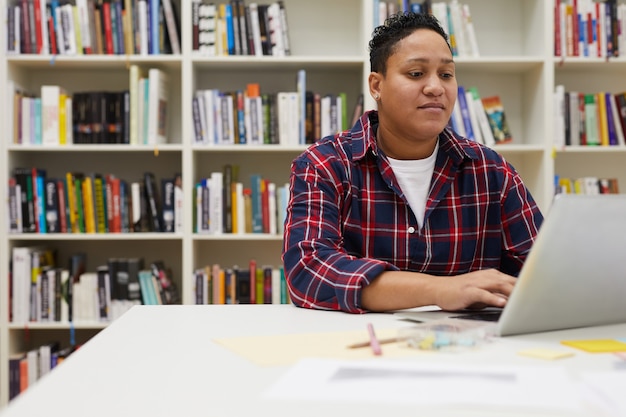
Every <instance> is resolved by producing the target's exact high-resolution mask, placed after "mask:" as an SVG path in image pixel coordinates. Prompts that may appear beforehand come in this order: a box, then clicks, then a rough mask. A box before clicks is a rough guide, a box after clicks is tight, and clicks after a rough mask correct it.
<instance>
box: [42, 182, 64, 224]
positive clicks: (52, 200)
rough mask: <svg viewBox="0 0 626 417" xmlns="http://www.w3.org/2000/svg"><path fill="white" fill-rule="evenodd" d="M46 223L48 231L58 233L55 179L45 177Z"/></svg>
mask: <svg viewBox="0 0 626 417" xmlns="http://www.w3.org/2000/svg"><path fill="white" fill-rule="evenodd" d="M45 190H46V207H45V212H46V225H47V230H48V232H49V233H59V232H60V231H61V230H60V229H61V228H60V222H59V217H60V216H59V194H58V189H57V180H56V179H53V178H48V179H46V183H45Z"/></svg>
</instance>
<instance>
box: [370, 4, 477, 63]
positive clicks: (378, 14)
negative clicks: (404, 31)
mask: <svg viewBox="0 0 626 417" xmlns="http://www.w3.org/2000/svg"><path fill="white" fill-rule="evenodd" d="M373 3H374V26H375V27H376V26H379V25H383V24H384V23H385V19H386V18H388V17H389V16H391V15H393V14H396V13H403V12H407V11H410V12H414V13H428V14H432V15H433V16H435V17H436V18H437V20H438V21H439V23H440V24H441V27H442V28H443V29H444V31H445V32H446V34H447V35H448V39H449V42H450V47H451V48H452V55H453V56H458V57H478V56H480V50H479V47H478V42H477V40H476V31H475V29H474V23H473V22H472V14H471V11H470V6H469V5H468V4H463V3H459V2H458V1H457V0H451V1H450V2H445V1H431V0H425V1H409V0H395V1H382V0H374V2H373Z"/></svg>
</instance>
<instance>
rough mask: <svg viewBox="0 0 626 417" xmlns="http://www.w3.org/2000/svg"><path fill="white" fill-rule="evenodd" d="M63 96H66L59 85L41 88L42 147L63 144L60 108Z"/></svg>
mask: <svg viewBox="0 0 626 417" xmlns="http://www.w3.org/2000/svg"><path fill="white" fill-rule="evenodd" d="M61 94H65V91H64V90H63V88H62V87H60V86H58V85H42V86H41V143H42V145H60V144H61V136H60V131H61V126H60V115H59V110H60V109H59V106H60V104H61Z"/></svg>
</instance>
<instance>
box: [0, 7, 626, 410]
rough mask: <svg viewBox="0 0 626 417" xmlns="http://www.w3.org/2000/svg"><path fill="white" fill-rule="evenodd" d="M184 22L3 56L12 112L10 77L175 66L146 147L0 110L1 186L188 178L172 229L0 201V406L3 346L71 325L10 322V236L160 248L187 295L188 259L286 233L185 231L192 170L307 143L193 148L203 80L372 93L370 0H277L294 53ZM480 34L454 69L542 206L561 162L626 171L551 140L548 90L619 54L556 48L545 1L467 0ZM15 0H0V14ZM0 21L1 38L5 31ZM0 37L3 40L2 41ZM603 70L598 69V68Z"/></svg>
mask: <svg viewBox="0 0 626 417" xmlns="http://www.w3.org/2000/svg"><path fill="white" fill-rule="evenodd" d="M175 3H176V5H177V6H178V7H177V9H178V10H179V14H180V18H181V22H180V24H181V28H182V31H181V32H182V54H181V55H180V56H163V55H159V56H135V55H130V56H84V57H67V56H59V57H55V58H52V57H50V56H37V55H19V56H6V54H4V53H3V54H2V55H1V56H0V97H1V100H0V114H2V115H3V116H2V117H5V116H4V115H5V114H7V112H6V109H7V108H8V107H7V106H11V104H10V100H9V98H8V97H7V95H6V94H5V91H6V89H7V81H8V80H14V81H16V82H18V83H19V84H20V85H22V86H23V87H25V88H28V89H29V90H31V91H32V92H36V91H38V89H39V87H40V86H41V85H43V84H59V85H62V86H63V87H65V88H66V89H67V90H68V91H69V92H75V91H89V90H96V89H103V90H105V89H111V90H121V89H124V88H128V78H129V73H128V66H129V64H138V65H140V66H141V67H142V68H145V69H147V68H152V67H156V68H160V69H162V70H164V71H165V72H167V74H168V75H169V78H170V85H171V90H170V107H169V108H170V112H169V132H168V137H169V143H168V144H167V145H162V146H159V147H158V148H152V147H142V146H112V145H74V146H65V147H34V146H31V147H24V146H20V145H12V144H10V143H9V141H10V136H9V134H8V132H9V130H8V128H7V126H10V124H8V123H9V121H7V120H4V119H3V120H2V128H3V130H2V133H4V135H3V139H2V140H0V167H1V168H0V190H1V191H2V193H3V195H4V194H6V187H7V186H6V185H7V184H8V178H9V176H10V173H11V171H12V169H13V168H14V167H18V166H26V167H33V166H36V167H41V168H44V169H46V170H47V172H48V175H61V174H64V173H65V172H66V171H68V170H71V171H84V172H90V171H96V172H101V173H108V172H112V173H115V174H116V175H117V176H118V177H121V178H128V179H130V178H139V177H140V175H141V174H142V173H143V172H144V171H152V172H154V173H155V175H156V177H157V178H162V177H165V176H171V175H172V174H173V173H175V172H181V173H182V178H183V189H184V192H185V201H184V230H183V232H182V233H180V234H155V233H140V234H107V235H86V234H83V235H81V234H64V235H59V234H47V235H46V234H43V235H34V234H23V235H9V234H8V230H7V227H8V226H7V224H6V221H5V219H6V218H7V207H6V204H2V205H0V218H2V219H3V220H2V222H0V300H1V301H0V305H1V306H2V308H0V407H2V406H3V405H5V404H6V403H7V402H8V380H9V377H8V357H9V355H10V354H12V353H16V352H20V351H24V350H26V349H27V348H29V347H31V346H33V347H34V346H37V345H38V344H41V343H45V342H48V341H50V340H53V339H57V340H60V341H62V342H63V341H64V340H68V339H69V326H68V325H67V324H41V323H29V324H28V326H25V325H24V324H14V323H10V322H9V321H8V320H9V317H8V308H7V301H8V299H9V287H8V280H9V260H10V258H11V255H10V254H11V250H12V248H13V247H17V246H27V245H33V244H45V245H47V246H51V247H54V248H56V249H57V250H58V259H59V261H60V262H63V261H64V260H66V259H68V257H69V255H70V254H72V253H74V252H76V251H79V250H82V251H86V252H87V254H88V258H87V262H88V263H87V270H95V268H96V266H98V265H100V264H102V263H104V262H105V261H106V259H108V258H111V257H129V256H140V257H143V258H144V259H145V260H146V261H148V262H149V261H151V260H155V259H163V260H165V261H166V264H167V265H168V266H170V267H171V268H172V270H173V273H174V279H175V281H176V283H177V284H178V286H179V288H180V289H181V292H182V296H183V302H184V303H187V304H189V303H192V302H193V283H192V279H191V277H192V272H193V271H194V269H195V268H197V267H200V266H204V265H206V264H213V263H220V264H221V265H234V264H239V265H241V264H244V265H245V264H246V263H247V262H248V261H249V259H250V258H255V259H256V260H257V262H258V263H259V264H271V265H279V264H280V253H281V245H282V237H281V236H268V235H258V234H257V235H243V236H235V235H220V236H206V235H202V236H200V235H195V234H194V233H193V232H192V230H193V228H192V214H193V201H192V193H191V189H192V187H193V185H194V183H195V181H196V180H198V179H199V178H201V177H203V176H208V175H209V174H210V173H211V172H212V171H215V170H221V168H222V166H223V164H225V163H227V162H228V163H232V164H238V165H239V166H240V179H241V180H243V181H244V183H245V182H246V181H247V179H248V178H249V175H250V174H251V173H260V174H262V175H263V176H264V177H266V178H268V179H270V180H272V181H274V182H276V183H277V184H283V183H285V182H287V180H288V175H289V166H290V162H291V160H293V158H294V157H296V156H297V155H298V154H299V153H300V152H301V151H302V150H303V149H304V148H303V147H289V148H286V147H279V146H270V145H266V146H259V147H251V146H243V145H240V146H229V147H217V146H215V147H199V146H196V145H193V144H192V142H193V141H192V138H193V122H192V116H191V114H192V111H191V110H192V96H193V93H194V92H195V91H196V90H197V89H206V88H220V89H223V90H227V89H237V88H244V87H245V85H246V83H248V82H258V83H260V85H261V88H262V91H268V92H271V91H286V90H290V89H295V81H296V72H297V71H298V70H299V69H305V70H306V71H307V88H308V89H312V90H316V91H319V92H340V91H344V92H346V93H347V97H348V101H349V105H348V107H350V106H351V105H352V104H353V103H354V101H355V100H356V98H357V95H358V94H359V93H361V92H363V93H365V107H366V109H367V108H372V107H373V106H374V102H373V100H372V99H371V98H370V97H369V95H368V88H367V75H368V74H369V55H368V50H367V42H368V41H369V38H370V35H371V31H372V28H373V23H372V22H373V16H374V13H373V7H374V0H342V1H336V0H318V1H310V0H285V5H286V8H287V13H288V19H289V25H290V40H291V47H292V55H291V56H288V57H282V58H275V57H244V56H235V57H202V56H198V55H195V54H194V53H193V52H192V50H191V36H192V34H191V29H190V28H191V2H189V1H186V0H177V1H175ZM464 3H467V4H468V5H469V6H470V8H471V11H472V19H473V22H474V27H475V30H476V36H477V40H478V44H479V47H480V58H457V59H456V61H457V78H458V82H459V84H461V85H464V86H475V87H477V88H478V90H479V92H480V94H481V95H482V96H485V97H486V96H488V95H496V94H497V95H499V96H500V97H501V99H502V102H503V104H504V107H505V111H506V115H507V118H508V122H509V124H510V127H511V130H512V133H513V136H514V141H513V143H511V144H506V145H499V146H496V149H497V150H498V151H499V152H500V153H502V154H503V155H504V156H505V158H506V159H507V160H508V161H510V162H511V163H512V164H513V165H514V166H515V167H516V168H517V169H518V171H519V172H520V173H521V175H522V177H523V178H524V180H525V182H526V184H527V185H528V187H529V188H530V190H531V192H532V194H533V195H534V197H535V199H536V200H537V202H538V204H539V206H540V207H541V209H542V210H544V211H547V210H548V209H549V207H550V202H551V200H552V197H553V188H554V187H553V181H554V175H555V173H559V174H561V175H565V176H572V177H577V176H583V175H598V176H599V175H606V176H613V177H617V178H618V179H619V182H620V183H621V184H626V172H625V171H624V170H621V169H620V168H619V167H620V166H621V165H623V163H624V162H626V150H625V149H623V148H619V149H614V148H594V149H592V148H580V147H579V148H567V149H563V150H556V151H555V150H554V149H553V143H552V141H553V137H554V133H553V130H554V125H553V120H552V115H553V102H552V92H553V90H554V86H555V85H556V84H564V85H565V86H566V89H578V90H582V89H589V90H590V91H599V90H607V91H615V92H617V91H623V90H626V78H624V77H623V73H624V70H625V69H626V60H624V59H623V58H618V59H611V60H610V62H608V63H607V62H605V61H604V60H596V59H567V60H565V61H561V60H560V59H555V58H554V57H553V27H554V22H553V20H554V19H553V4H552V2H551V1H549V0H499V1H492V0H465V1H464ZM9 4H12V0H0V5H1V6H2V7H1V10H0V18H1V19H0V20H1V21H2V22H5V21H6V8H7V6H8V5H9ZM6 30H7V28H6V26H5V25H4V24H3V25H0V35H1V36H0V38H1V39H3V41H4V40H5V39H6ZM2 48H3V49H4V48H6V46H5V45H2ZM596 75H600V76H596ZM75 327H76V339H77V341H78V342H81V341H86V340H87V339H88V338H90V337H92V336H93V335H95V334H96V333H97V332H98V331H100V330H101V329H102V328H103V327H104V325H103V324H101V323H82V324H81V323H77V324H76V325H75Z"/></svg>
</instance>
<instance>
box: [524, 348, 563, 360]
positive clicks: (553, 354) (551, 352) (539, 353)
mask: <svg viewBox="0 0 626 417" xmlns="http://www.w3.org/2000/svg"><path fill="white" fill-rule="evenodd" d="M517 354H518V355H522V356H529V357H531V358H539V359H548V360H554V359H563V358H569V357H570V356H574V353H573V352H565V351H562V350H556V349H542V348H538V349H526V350H521V351H519V352H517Z"/></svg>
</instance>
